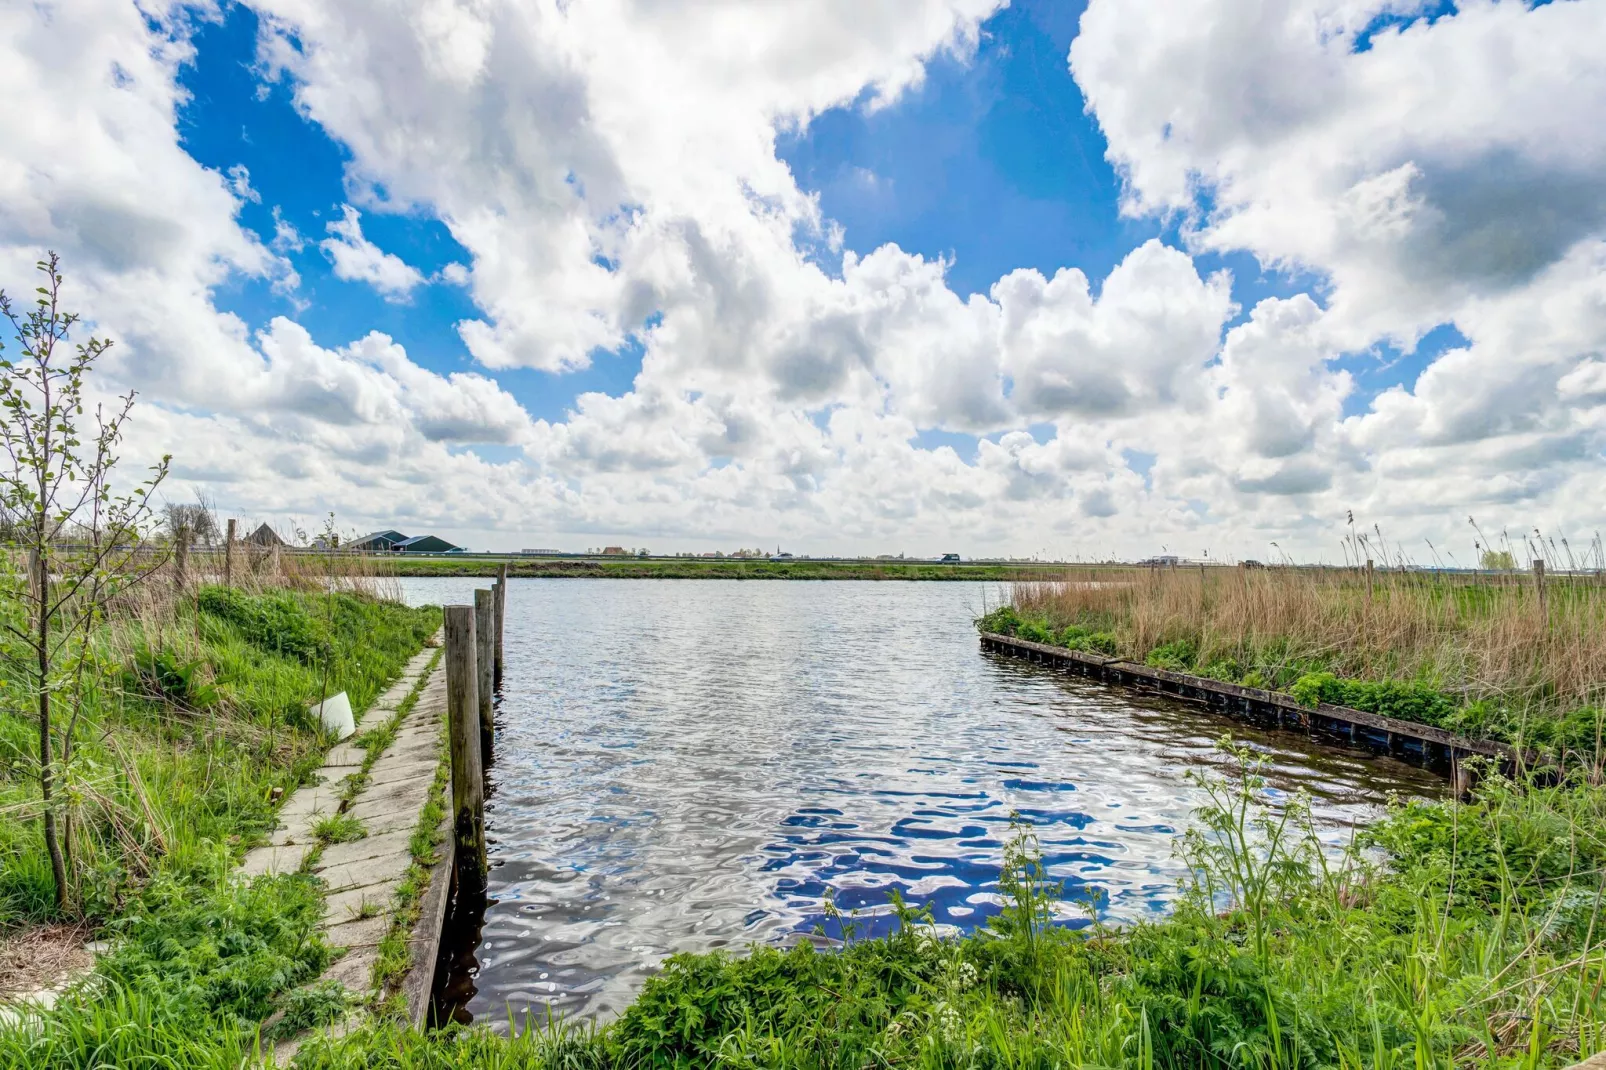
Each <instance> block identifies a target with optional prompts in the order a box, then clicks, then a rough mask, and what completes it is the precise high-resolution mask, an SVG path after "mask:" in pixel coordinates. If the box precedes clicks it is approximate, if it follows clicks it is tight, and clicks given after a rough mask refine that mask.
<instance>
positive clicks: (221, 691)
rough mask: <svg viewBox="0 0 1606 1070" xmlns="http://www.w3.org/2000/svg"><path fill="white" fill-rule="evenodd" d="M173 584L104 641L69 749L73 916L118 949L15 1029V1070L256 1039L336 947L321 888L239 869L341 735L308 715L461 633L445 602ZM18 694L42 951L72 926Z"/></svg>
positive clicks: (5, 860)
mask: <svg viewBox="0 0 1606 1070" xmlns="http://www.w3.org/2000/svg"><path fill="white" fill-rule="evenodd" d="M170 589H171V588H170V587H168V586H163V587H161V588H160V589H159V590H160V591H162V592H167V591H170ZM157 590H158V589H156V588H151V589H142V590H141V591H140V592H139V593H138V597H137V598H130V599H127V600H125V601H124V602H123V603H122V604H120V605H118V606H117V607H115V613H114V615H113V617H112V619H111V620H110V622H109V623H106V624H103V625H102V626H101V628H100V630H99V631H98V632H97V634H96V636H95V640H94V643H93V647H92V657H91V658H90V659H89V662H88V665H87V668H86V673H85V676H86V679H85V680H84V683H83V687H84V694H85V696H86V701H85V702H84V703H83V706H82V709H83V713H82V714H81V716H80V717H79V718H78V719H77V720H76V721H75V722H74V723H72V724H71V726H70V727H67V726H63V731H62V736H61V739H60V742H61V743H62V744H63V745H68V744H70V747H69V749H68V753H69V755H70V757H69V758H68V759H67V760H66V762H64V763H63V764H64V765H65V767H66V769H67V771H68V772H67V776H66V777H65V778H64V780H63V784H64V787H65V790H66V795H67V797H68V802H67V804H66V806H65V815H66V818H67V821H66V825H67V827H68V829H69V830H70V833H69V835H70V836H71V846H72V856H73V865H72V869H71V873H70V876H71V888H70V895H69V901H70V906H69V910H68V915H69V916H68V919H67V920H73V921H76V922H77V923H78V925H79V928H80V931H81V932H82V933H83V934H84V935H91V934H93V935H97V936H99V937H100V938H102V939H105V940H107V941H110V942H111V943H112V944H113V946H114V948H115V950H114V952H113V953H112V954H111V955H110V956H108V957H106V958H104V959H103V960H102V961H101V963H100V966H99V967H98V970H97V975H96V977H95V979H94V980H92V981H91V982H90V987H89V988H87V989H86V990H85V993H84V994H83V996H82V998H81V999H69V1000H66V1001H64V1002H63V1004H62V1005H61V1006H60V1007H59V1008H58V1010H57V1011H56V1012H55V1013H54V1014H53V1015H52V1016H51V1017H50V1018H49V1019H48V1020H47V1021H46V1023H45V1025H44V1027H43V1028H42V1029H36V1028H21V1029H18V1028H12V1029H8V1030H5V1031H3V1032H0V1065H3V1066H127V1065H135V1064H136V1063H137V1061H138V1060H137V1057H136V1056H134V1055H133V1054H131V1053H130V1052H124V1051H123V1046H124V1045H127V1044H131V1043H136V1042H137V1043H138V1044H145V1043H165V1044H175V1045H176V1044H181V1043H184V1044H187V1043H191V1042H193V1041H194V1040H195V1038H196V1037H198V1036H205V1037H208V1038H210V1039H209V1040H208V1041H207V1043H208V1044H213V1043H214V1042H215V1043H216V1044H217V1045H221V1046H222V1048H225V1049H232V1048H233V1047H238V1046H241V1045H246V1044H248V1043H251V1042H252V1040H251V1038H253V1037H254V1036H255V1028H256V1023H258V1022H260V1021H261V1020H262V1019H263V1018H264V1017H266V1016H267V1014H268V1013H270V1012H271V1011H272V1010H274V1009H275V1007H276V1006H277V1000H278V998H279V997H280V996H281V994H282V993H284V992H286V991H288V990H290V989H293V988H294V987H295V986H296V985H298V984H300V983H301V982H303V981H305V980H308V979H310V978H312V977H315V976H316V975H317V974H318V973H319V972H320V971H321V970H322V968H323V967H324V965H326V964H327V962H328V957H329V952H328V949H327V948H326V947H324V946H323V945H322V943H321V941H320V940H319V939H318V938H317V937H316V936H315V934H314V927H315V925H316V922H317V920H318V917H319V916H320V914H321V911H322V896H321V893H320V892H319V891H318V890H317V888H316V887H315V886H314V884H313V883H312V882H311V881H310V880H309V879H308V878H303V877H281V878H262V879H259V880H257V881H256V882H254V883H252V884H251V885H249V886H246V885H242V884H240V883H238V882H237V881H234V880H232V879H231V873H232V870H233V868H234V866H235V865H236V863H237V862H238V860H239V858H240V856H241V855H242V854H243V852H244V850H245V849H246V848H247V847H249V846H250V845H251V844H253V843H254V842H258V841H260V840H261V839H262V838H263V836H264V835H265V834H266V833H267V832H268V831H269V830H270V829H271V828H272V827H273V824H274V816H273V815H274V810H275V807H276V805H277V803H278V801H279V800H281V799H282V798H283V797H284V796H286V795H288V793H289V792H290V791H291V790H293V789H294V787H295V786H296V785H297V784H299V783H300V782H301V781H302V780H303V779H304V778H305V777H306V775H307V774H308V773H310V772H311V771H312V770H314V769H316V768H317V766H318V765H319V764H321V760H322V752H323V750H324V749H325V747H326V746H327V743H328V741H327V739H326V738H325V737H324V736H323V735H322V733H321V731H320V730H319V728H318V726H317V725H316V724H315V723H314V722H313V721H312V719H311V718H309V716H308V706H309V705H310V704H311V703H314V702H316V700H317V698H318V696H319V695H320V694H323V693H325V689H326V688H327V693H331V694H332V693H334V692H337V691H345V692H347V693H348V695H349V696H350V698H351V701H352V705H353V708H354V709H355V710H357V711H359V713H360V711H362V710H365V709H366V708H367V707H368V706H369V705H370V704H371V703H372V702H373V700H374V699H375V698H376V697H377V696H378V695H379V693H380V692H381V690H382V689H383V688H384V687H385V685H386V684H387V683H388V682H389V681H390V680H391V679H393V678H394V677H395V676H396V675H398V674H399V672H400V670H401V669H402V667H403V665H405V663H406V661H407V659H408V658H409V657H411V656H412V655H413V654H414V653H416V652H417V651H418V649H419V648H420V647H421V646H422V644H423V642H424V640H425V638H426V637H427V636H429V635H430V634H431V633H433V632H434V631H435V629H436V628H437V627H438V626H439V611H438V610H437V609H433V608H430V609H409V608H407V607H405V606H402V605H400V604H398V603H396V602H392V601H387V600H384V599H381V598H378V597H375V596H373V595H371V594H365V593H361V592H355V591H354V592H346V593H317V592H311V591H306V590H277V589H266V590H260V591H258V592H256V593H250V594H247V593H243V592H241V591H239V590H234V589H227V588H223V587H213V586H200V587H192V588H189V589H187V590H186V591H185V592H184V593H183V594H182V595H176V596H175V595H172V594H169V593H162V594H158V593H157ZM14 664H15V662H13V661H11V660H9V659H8V661H7V665H8V666H12V665H14ZM3 683H4V685H5V687H6V691H5V694H6V696H7V700H6V704H5V706H4V708H3V710H0V747H3V748H4V751H5V755H6V762H5V765H4V767H3V771H0V935H6V936H8V937H9V938H11V939H13V940H16V939H24V940H25V939H27V933H29V932H30V931H31V930H30V927H31V926H36V925H39V924H41V923H46V922H52V921H60V920H63V919H62V916H61V911H60V909H59V908H58V907H57V906H56V903H55V898H54V894H53V882H52V878H51V870H50V867H49V864H48V861H47V859H46V855H45V851H44V847H43V844H42V840H41V834H40V828H39V820H38V817H37V811H38V807H39V801H38V787H37V778H36V777H34V776H32V775H30V772H29V762H30V756H31V755H32V753H33V750H32V746H33V745H34V744H35V742H36V740H37V735H38V727H37V722H36V721H35V720H34V719H32V718H31V717H30V715H29V712H28V710H29V707H28V706H27V705H26V704H25V703H23V702H21V701H20V700H19V696H18V691H19V685H18V682H17V681H16V680H14V679H12V678H10V677H6V678H5V679H4V680H3ZM69 733H70V734H69ZM23 980H26V979H23ZM34 980H39V979H34ZM43 980H46V981H49V980H54V978H48V977H47V978H43ZM136 1034H138V1039H137V1041H136ZM164 1037H165V1038H166V1039H165V1040H163V1039H160V1038H164ZM125 1055H126V1058H125ZM173 1065H182V1063H177V1064H173Z"/></svg>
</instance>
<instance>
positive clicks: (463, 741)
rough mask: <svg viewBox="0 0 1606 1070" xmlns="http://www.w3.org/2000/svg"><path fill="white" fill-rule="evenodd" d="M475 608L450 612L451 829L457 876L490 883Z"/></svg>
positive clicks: (451, 608) (475, 883)
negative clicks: (454, 839) (455, 847)
mask: <svg viewBox="0 0 1606 1070" xmlns="http://www.w3.org/2000/svg"><path fill="white" fill-rule="evenodd" d="M475 655H476V650H475V635H474V607H473V606H447V607H446V720H447V725H448V730H449V733H450V738H451V758H452V830H453V835H454V837H455V838H456V843H457V874H458V879H459V882H460V883H461V882H462V881H463V879H464V878H467V879H468V883H469V884H471V885H473V886H475V887H478V886H479V885H481V884H483V883H484V881H485V770H484V766H483V765H482V764H481V762H480V748H479V721H480V709H479V706H480V703H479V669H478V666H477V665H476V664H475V662H476V656H475Z"/></svg>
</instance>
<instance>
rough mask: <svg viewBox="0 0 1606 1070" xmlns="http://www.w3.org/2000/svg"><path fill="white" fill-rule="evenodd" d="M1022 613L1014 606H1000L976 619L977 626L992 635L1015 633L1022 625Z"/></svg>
mask: <svg viewBox="0 0 1606 1070" xmlns="http://www.w3.org/2000/svg"><path fill="white" fill-rule="evenodd" d="M1020 623H1021V617H1020V614H1019V613H1017V612H1015V607H1014V606H999V607H998V608H997V609H995V610H993V611H992V612H990V613H988V614H986V615H985V616H983V617H981V618H980V619H979V620H977V621H976V628H977V629H978V630H980V631H982V632H986V633H990V634H992V635H1014V634H1015V629H1016V628H1018V627H1020Z"/></svg>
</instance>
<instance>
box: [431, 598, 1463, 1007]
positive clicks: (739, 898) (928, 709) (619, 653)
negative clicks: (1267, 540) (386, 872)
mask: <svg viewBox="0 0 1606 1070" xmlns="http://www.w3.org/2000/svg"><path fill="white" fill-rule="evenodd" d="M404 585H405V588H406V590H407V593H408V596H409V598H410V599H411V600H413V601H415V602H422V601H432V602H448V603H450V602H467V601H470V600H471V599H472V591H473V588H474V587H476V586H483V585H484V581H474V580H408V581H405V584H404ZM989 598H990V599H991V600H992V601H993V602H995V603H996V601H997V599H998V592H997V590H996V588H988V587H984V586H983V585H971V584H917V583H879V584H878V583H736V582H730V581H684V580H681V581H650V580H638V581H629V580H526V581H519V580H515V581H513V582H512V584H511V585H510V588H509V599H508V622H507V627H508V634H507V636H506V637H505V647H506V651H507V657H508V662H507V673H506V677H505V682H504V693H503V697H502V699H501V705H500V708H499V714H498V738H497V749H496V760H495V765H494V767H493V769H492V771H491V777H492V795H491V798H490V800H489V802H488V805H487V821H488V839H489V841H490V848H491V859H492V865H493V867H494V868H493V870H492V874H491V889H490V892H491V895H492V897H493V900H494V901H493V902H492V904H491V906H490V907H489V909H488V910H487V912H486V917H485V926H484V933H483V942H482V944H481V945H480V947H479V948H478V950H477V957H478V963H479V970H478V974H477V976H475V977H474V979H473V980H474V983H475V985H477V988H478V992H477V994H476V995H475V997H474V998H473V1000H472V1002H471V1003H470V1004H469V1007H470V1010H472V1011H473V1013H474V1014H476V1015H478V1016H481V1017H485V1018H489V1019H491V1020H492V1021H493V1022H499V1023H503V1024H505V1021H506V1018H507V1015H508V1012H509V1011H512V1012H513V1013H515V1014H518V1013H522V1012H523V1011H524V1010H525V1009H528V1008H532V1007H533V1008H537V1009H544V1008H545V1007H547V1006H550V1007H553V1008H555V1009H556V1010H559V1011H561V1012H563V1013H566V1014H570V1015H575V1014H578V1015H605V1014H608V1013H611V1012H614V1011H617V1010H618V1009H619V1008H621V1007H622V1006H624V1005H625V1004H626V1003H628V1002H629V1000H630V998H631V997H632V995H633V994H634V992H635V991H636V989H637V988H638V987H639V986H640V984H641V982H642V980H643V979H644V978H645V977H646V976H647V975H648V974H649V973H650V972H651V971H652V970H653V969H654V968H655V967H656V965H657V964H658V963H659V962H660V961H661V960H662V959H663V958H664V956H666V955H668V954H670V953H672V952H675V951H704V950H710V949H714V948H721V947H725V948H738V949H739V948H741V947H743V946H745V945H747V944H749V943H754V942H761V943H764V942H768V943H774V942H788V941H792V940H797V939H804V938H808V937H809V934H812V933H813V932H814V930H815V929H816V928H817V927H821V928H824V929H825V930H826V933H827V935H828V936H838V935H840V932H839V929H838V928H837V922H836V921H834V920H832V919H831V918H830V917H829V916H828V912H827V909H826V903H827V899H828V898H829V900H830V901H831V902H832V903H833V904H834V905H835V908H836V909H837V910H838V911H840V912H841V913H843V914H845V915H848V918H849V920H850V922H852V923H853V924H854V925H856V926H857V928H858V931H859V932H861V933H866V934H879V933H883V932H886V931H888V929H889V928H890V927H891V926H892V925H894V924H895V919H894V917H893V915H892V912H891V910H890V908H889V905H888V904H889V893H890V892H891V891H892V890H894V889H896V890H897V891H898V892H899V894H901V895H902V896H903V897H904V899H905V900H907V901H908V902H909V903H911V904H913V905H915V906H923V907H929V908H930V909H931V912H932V915H933V917H934V918H935V919H936V920H937V921H938V922H940V923H942V924H945V925H952V926H955V927H957V928H960V929H970V928H974V927H975V926H977V925H981V924H985V922H986V920H987V918H989V917H990V916H992V915H994V914H996V913H997V911H998V909H999V907H998V897H997V889H998V870H999V866H1000V863H1001V860H1002V854H1003V844H1004V843H1005V842H1006V840H1007V839H1008V837H1009V835H1010V823H1011V820H1012V815H1013V816H1014V819H1015V820H1019V821H1022V822H1025V823H1028V824H1030V825H1032V826H1033V828H1034V831H1035V833H1036V835H1037V837H1038V839H1039V841H1040V842H1041V845H1042V849H1043V855H1044V862H1045V865H1046V866H1047V869H1048V872H1049V875H1050V878H1051V879H1053V880H1055V881H1063V882H1064V887H1065V901H1064V902H1063V903H1062V904H1061V905H1060V909H1059V914H1058V917H1059V919H1060V920H1061V921H1062V922H1063V923H1064V924H1070V925H1080V924H1085V923H1086V922H1087V919H1088V916H1089V915H1088V909H1087V904H1089V903H1092V902H1094V901H1097V902H1098V904H1099V905H1098V910H1099V912H1100V916H1101V917H1106V918H1109V919H1111V920H1114V921H1128V920H1132V919H1136V918H1140V917H1144V916H1150V915H1153V914H1154V913H1156V912H1158V911H1162V910H1164V909H1165V908H1166V906H1167V904H1168V903H1169V902H1170V901H1171V899H1172V897H1173V896H1174V895H1175V894H1176V882H1177V879H1178V877H1179V876H1181V868H1180V867H1179V865H1178V864H1177V861H1176V859H1175V858H1174V856H1173V853H1172V846H1173V843H1174V841H1175V838H1176V836H1177V835H1178V833H1179V832H1180V831H1181V830H1182V829H1185V828H1187V827H1188V822H1189V814H1190V812H1191V810H1192V809H1193V808H1194V807H1195V806H1197V805H1198V804H1199V803H1200V801H1201V792H1200V789H1199V788H1198V787H1197V785H1195V784H1193V783H1191V782H1190V781H1188V780H1187V779H1186V778H1185V776H1184V774H1185V773H1186V772H1187V770H1189V769H1194V768H1199V767H1207V766H1212V765H1214V763H1216V761H1217V760H1218V756H1217V755H1216V753H1215V751H1214V748H1213V745H1214V741H1215V739H1216V738H1218V737H1219V736H1220V735H1221V734H1222V733H1223V732H1226V731H1229V730H1231V731H1234V732H1235V733H1236V734H1238V735H1239V736H1241V737H1243V738H1247V739H1250V740H1252V741H1254V742H1255V743H1257V745H1260V746H1262V747H1263V748H1265V749H1266V750H1267V751H1268V753H1269V755H1270V757H1271V765H1270V767H1269V769H1268V771H1267V772H1268V776H1269V778H1270V780H1271V782H1272V784H1273V785H1274V787H1275V789H1276V791H1278V792H1280V793H1286V792H1290V791H1294V790H1297V789H1304V790H1307V791H1309V792H1311V794H1312V796H1313V804H1314V812H1315V814H1316V816H1317V817H1318V819H1319V820H1320V821H1321V822H1322V823H1323V826H1324V828H1325V829H1326V830H1327V832H1328V835H1330V836H1331V837H1332V838H1333V839H1334V840H1341V839H1343V838H1346V837H1347V836H1348V835H1349V830H1350V828H1351V827H1352V825H1353V824H1354V823H1355V822H1356V821H1364V820H1366V818H1367V817H1368V815H1369V814H1370V812H1371V810H1372V808H1373V807H1374V806H1375V805H1376V804H1377V803H1378V802H1379V801H1380V800H1381V799H1382V798H1383V796H1384V793H1385V792H1387V791H1389V790H1400V791H1407V792H1413V791H1414V792H1424V793H1436V792H1437V791H1438V790H1439V783H1438V782H1437V781H1436V780H1435V779H1433V778H1432V777H1430V776H1428V775H1427V774H1425V773H1423V772H1422V771H1420V770H1418V769H1415V768H1413V767H1411V766H1407V765H1404V764H1401V763H1398V762H1395V761H1392V760H1390V759H1387V758H1374V757H1370V756H1368V755H1366V754H1364V753H1361V752H1356V751H1347V750H1337V749H1332V748H1328V747H1325V746H1322V745H1320V744H1316V743H1313V742H1311V741H1309V740H1307V739H1304V738H1302V737H1299V736H1296V735H1292V734H1280V733H1278V734H1269V735H1268V734H1264V733H1258V732H1255V731H1253V730H1250V729H1248V728H1247V727H1246V726H1243V725H1240V724H1237V723H1235V722H1232V721H1230V720H1226V719H1224V718H1221V717H1219V716H1217V715H1214V714H1211V713H1208V712H1206V711H1203V710H1201V709H1198V708H1196V707H1192V706H1187V705H1183V704H1180V703H1176V702H1173V701H1170V700H1166V699H1162V698H1158V697H1145V696H1140V695H1134V694H1133V693H1130V692H1125V691H1116V690H1111V689H1109V688H1105V687H1102V686H1100V685H1096V684H1092V683H1089V682H1087V681H1083V680H1078V679H1075V678H1070V677H1067V676H1064V675H1062V674H1058V673H1055V672H1053V671H1051V670H1049V669H1046V668H1044V667H1042V666H1037V665H1030V664H1027V663H1024V662H1020V661H1014V660H1010V659H1007V658H998V657H995V656H992V655H984V654H983V653H982V652H981V651H980V649H979V647H978V644H977V641H976V635H975V631H974V629H973V627H972V625H971V621H972V619H973V618H974V617H975V616H976V615H978V614H979V613H980V611H981V610H982V608H983V602H984V600H986V599H989ZM855 912H857V913H856V914H855Z"/></svg>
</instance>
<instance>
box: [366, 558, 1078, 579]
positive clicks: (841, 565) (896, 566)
mask: <svg viewBox="0 0 1606 1070" xmlns="http://www.w3.org/2000/svg"><path fill="white" fill-rule="evenodd" d="M503 564H506V565H507V566H508V574H509V575H510V576H520V577H547V578H564V577H567V578H579V579H660V580H971V581H976V580H983V581H989V582H1008V581H1013V580H1017V579H1020V578H1022V577H1029V576H1051V575H1054V574H1055V573H1057V572H1059V571H1061V568H1060V566H1049V565H1040V564H1034V563H1031V562H1016V561H1010V562H971V563H965V564H959V565H943V564H938V563H937V562H935V561H898V560H888V561H814V560H793V561H768V560H765V559H763V558H713V559H710V558H695V557H683V558H672V557H671V558H660V557H648V558H634V557H622V558H617V559H609V558H529V557H490V556H487V557H478V556H476V557H458V556H456V555H452V556H447V557H413V558H409V557H406V556H397V557H393V558H385V559H383V560H382V561H381V562H379V563H378V564H375V565H372V566H369V567H372V568H384V569H386V570H387V571H388V573H389V574H390V575H393V576H485V577H489V576H495V575H496V574H497V569H498V568H499V567H500V566H501V565H503ZM334 567H336V568H339V567H341V566H340V564H339V563H338V561H337V563H336V564H335V566H334Z"/></svg>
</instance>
